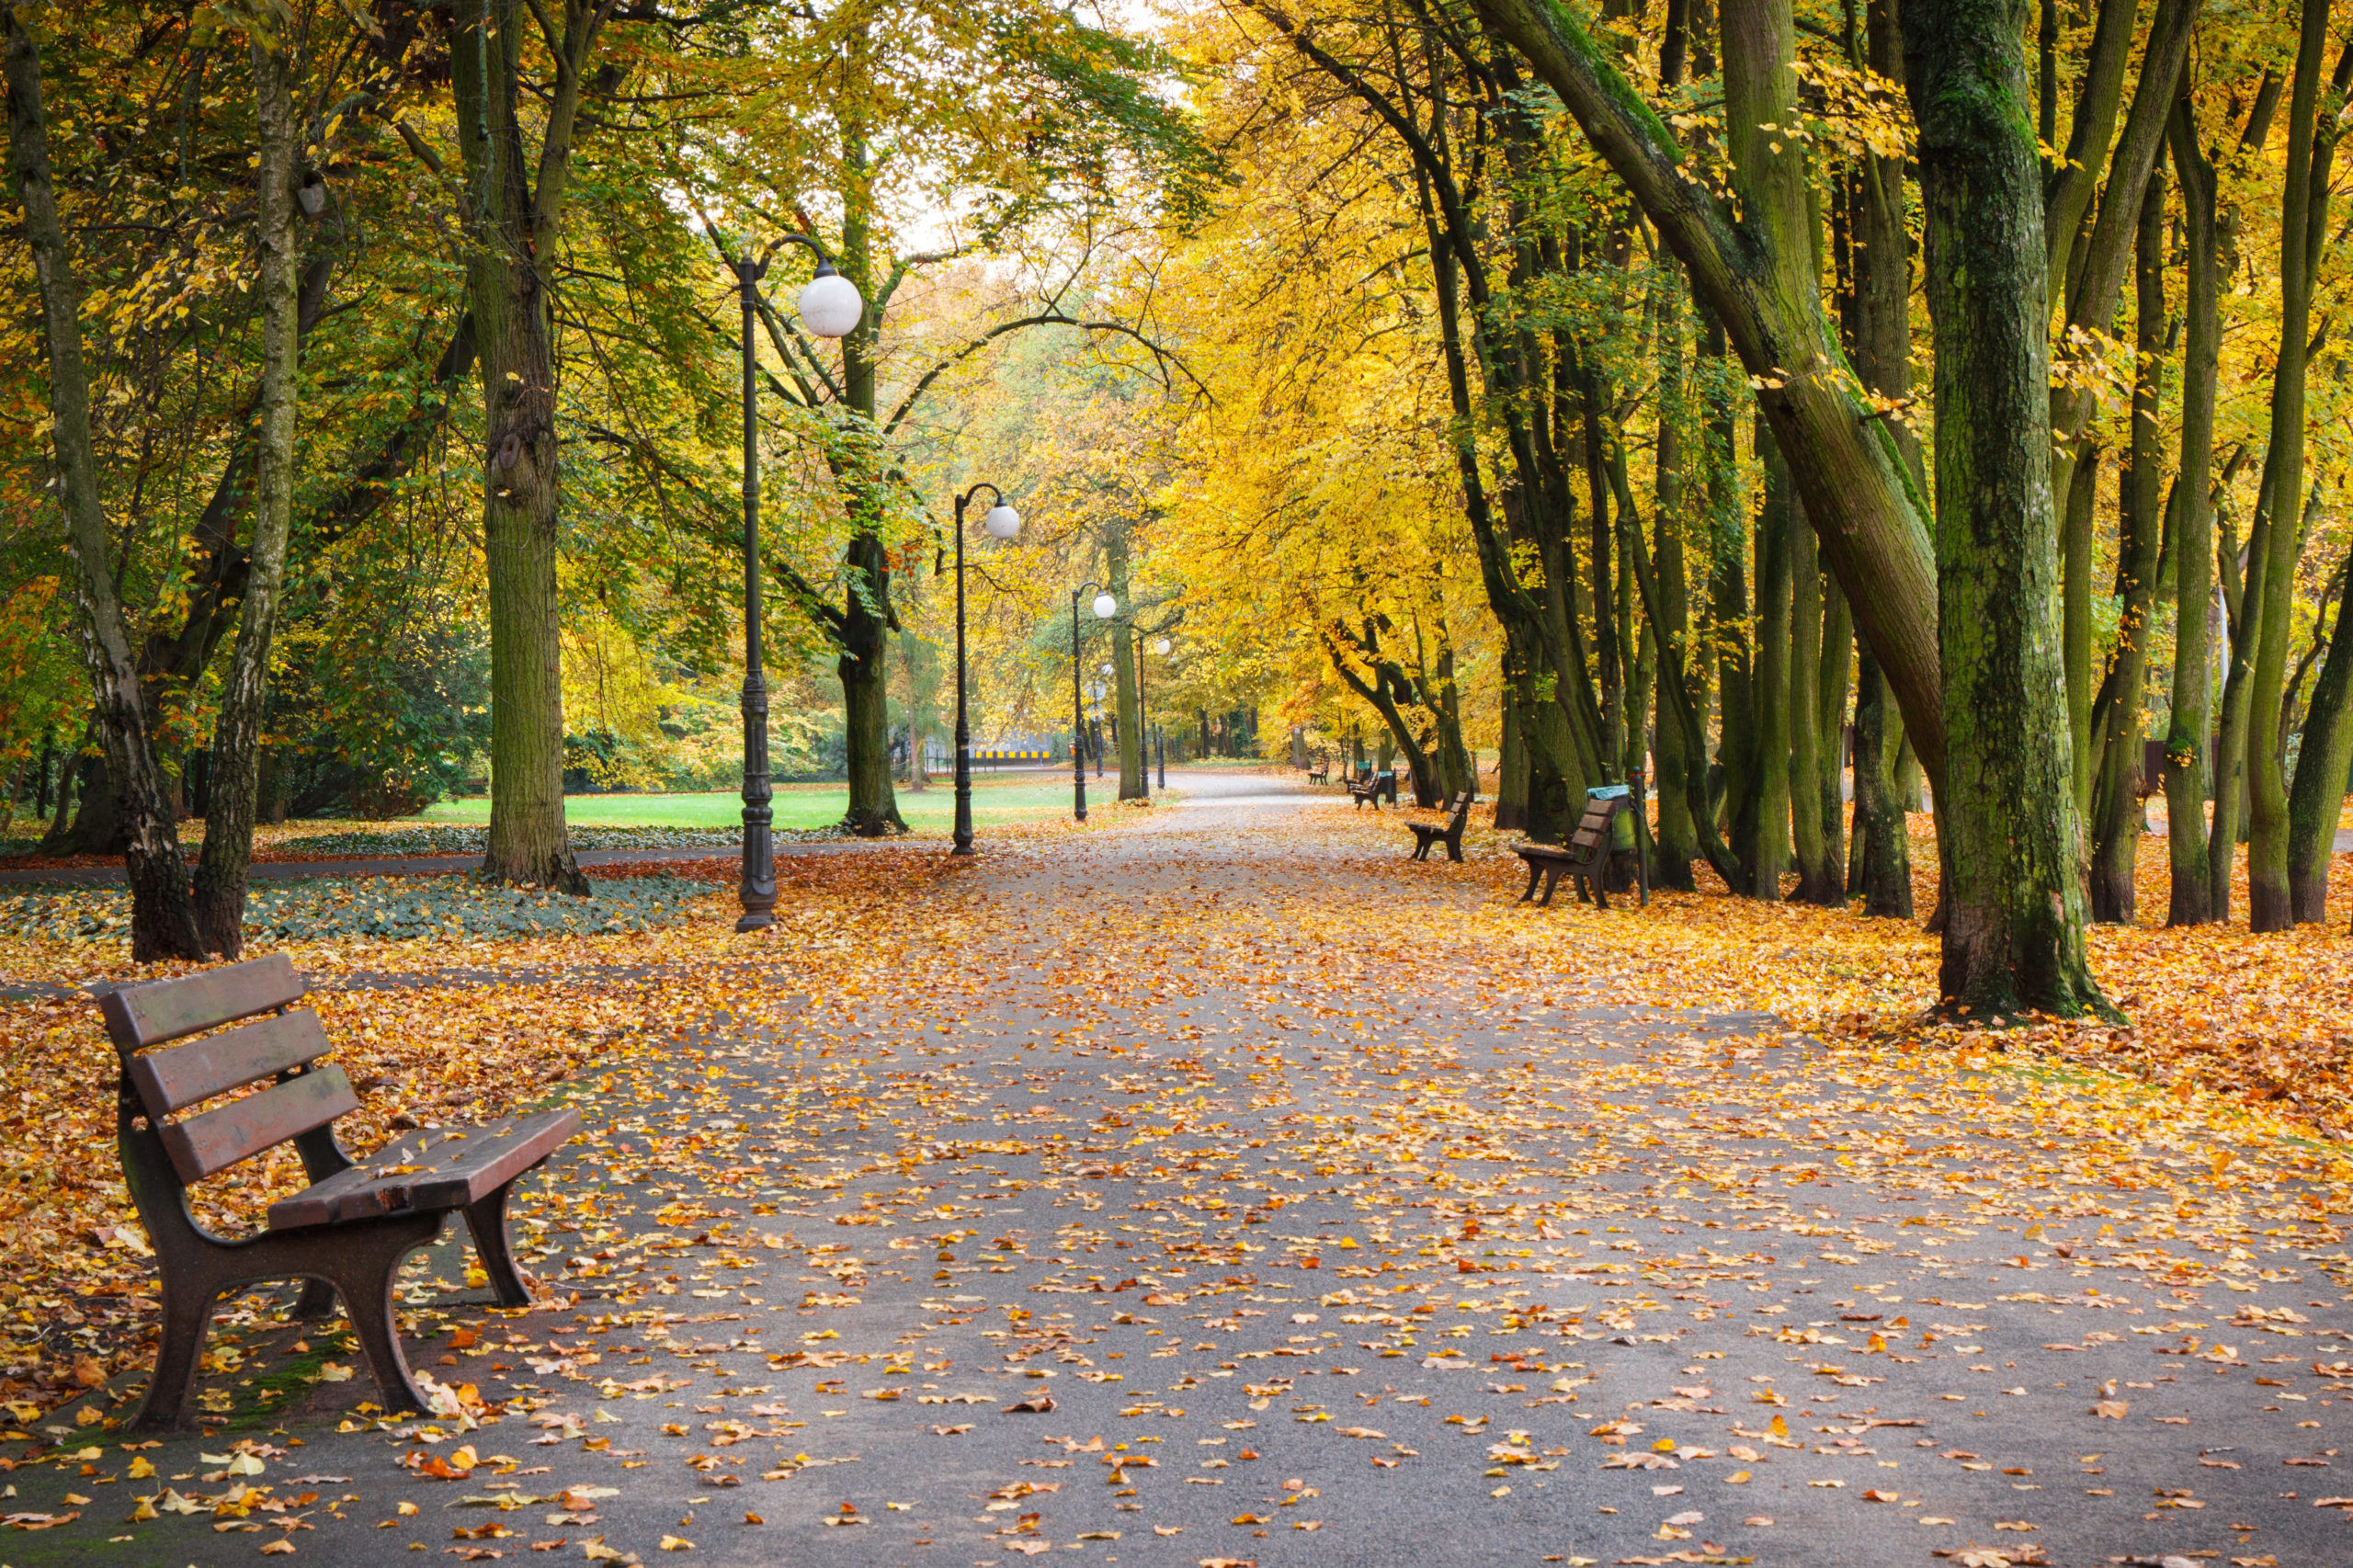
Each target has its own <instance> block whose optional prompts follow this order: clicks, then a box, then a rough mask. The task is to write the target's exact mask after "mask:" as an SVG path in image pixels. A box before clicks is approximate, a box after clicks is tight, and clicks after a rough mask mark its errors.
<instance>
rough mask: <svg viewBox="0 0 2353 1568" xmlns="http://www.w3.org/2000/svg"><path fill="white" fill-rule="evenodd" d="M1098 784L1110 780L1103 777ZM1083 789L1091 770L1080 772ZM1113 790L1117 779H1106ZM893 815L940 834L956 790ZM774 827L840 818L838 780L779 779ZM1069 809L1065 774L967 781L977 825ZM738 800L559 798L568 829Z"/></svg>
mask: <svg viewBox="0 0 2353 1568" xmlns="http://www.w3.org/2000/svg"><path fill="white" fill-rule="evenodd" d="M1106 782H1111V781H1110V780H1108V779H1107V780H1106ZM1087 788H1088V790H1089V792H1090V793H1092V792H1093V790H1094V789H1095V780H1094V776H1093V775H1092V774H1089V775H1088V776H1087ZM1113 789H1114V792H1116V790H1117V785H1116V784H1114V785H1113ZM898 793H899V814H900V815H901V816H903V817H904V818H906V819H907V825H908V826H909V827H912V828H915V829H916V830H917V831H922V830H925V829H938V830H939V831H941V832H946V831H947V830H948V829H949V827H951V826H953V825H954V824H955V819H956V790H955V786H954V784H953V782H952V781H951V780H949V779H947V778H940V779H937V780H934V782H933V783H932V786H931V788H930V789H928V790H922V791H920V792H916V793H909V792H908V791H907V790H905V789H904V788H902V789H901V790H899V792H898ZM774 809H775V812H776V825H777V826H779V827H788V828H810V827H825V826H828V825H830V824H834V823H837V822H839V821H841V820H842V813H843V812H846V811H847V810H848V809H849V789H848V787H847V785H842V784H786V785H782V786H779V788H778V790H777V792H776V802H775V808H774ZM1069 810H1070V777H1069V775H1067V774H1042V775H1041V774H1037V773H1016V774H1001V775H999V776H997V777H995V778H990V777H989V776H988V775H986V774H982V775H979V776H978V777H976V778H973V780H972V817H973V820H974V821H975V822H981V823H992V822H994V823H1011V822H1035V821H1038V820H1040V819H1041V818H1046V817H1052V816H1057V815H1060V814H1062V813H1063V812H1068V811H1069ZM743 813H744V802H743V800H742V798H741V797H739V796H736V795H733V794H721V793H715V792H714V793H711V794H704V795H573V796H570V797H568V798H566V800H565V801H564V804H563V814H564V820H565V821H567V822H569V823H570V824H572V825H573V826H574V827H692V828H726V827H733V826H734V825H735V824H738V823H740V822H742V821H743V820H744V815H743ZM421 820H423V821H426V822H446V823H461V824H481V823H486V822H488V821H489V820H490V801H488V800H487V799H484V798H483V797H480V796H475V797H471V798H468V799H465V800H458V801H441V802H439V803H438V804H437V805H433V806H428V807H426V811H425V812H424V815H423V817H422V819H421Z"/></svg>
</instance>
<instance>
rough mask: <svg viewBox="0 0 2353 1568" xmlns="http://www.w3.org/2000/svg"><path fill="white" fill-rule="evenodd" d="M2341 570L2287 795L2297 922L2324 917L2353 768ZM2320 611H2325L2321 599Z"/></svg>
mask: <svg viewBox="0 0 2353 1568" xmlns="http://www.w3.org/2000/svg"><path fill="white" fill-rule="evenodd" d="M2343 576H2344V578H2345V585H2344V586H2343V587H2341V588H2340V589H2338V591H2337V596H2336V619H2335V620H2334V621H2333V622H2331V623H2330V626H2329V631H2328V637H2329V642H2328V659H2327V662H2326V663H2325V664H2323V665H2321V669H2320V679H2319V681H2318V682H2316V683H2315V684H2314V685H2313V697H2312V705H2311V707H2310V708H2308V709H2307V710H2305V713H2304V740H2303V749H2302V751H2301V752H2299V753H2298V754H2297V757H2296V783H2295V788H2294V789H2293V790H2291V791H2290V793H2289V796H2288V897H2289V903H2290V910H2291V911H2292V913H2293V914H2294V915H2295V918H2296V919H2297V920H2298V921H2299V922H2300V923H2302V922H2312V923H2317V922H2320V921H2324V920H2326V919H2327V918H2328V869H2329V862H2330V860H2331V859H2333V858H2335V856H2336V824H2337V823H2338V822H2339V820H2341V819H2342V817H2343V815H2344V812H2345V796H2346V783H2347V773H2348V772H2353V637H2348V636H2347V635H2346V631H2345V617H2346V613H2347V611H2348V610H2353V572H2347V573H2344V574H2343ZM2318 613H2320V614H2322V615H2325V614H2327V613H2328V606H2327V604H2326V603H2325V601H2324V602H2323V603H2322V604H2321V606H2320V608H2319V611H2318Z"/></svg>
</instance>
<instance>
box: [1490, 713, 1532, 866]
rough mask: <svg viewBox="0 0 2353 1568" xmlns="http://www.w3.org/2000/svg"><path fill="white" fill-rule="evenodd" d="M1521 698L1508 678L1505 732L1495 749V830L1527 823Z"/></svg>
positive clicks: (1509, 828)
mask: <svg viewBox="0 0 2353 1568" xmlns="http://www.w3.org/2000/svg"><path fill="white" fill-rule="evenodd" d="M1519 725H1520V718H1519V698H1518V693H1517V691H1516V690H1515V687H1514V683H1513V682H1511V681H1510V680H1508V679H1506V681H1505V682H1504V689H1503V734H1502V738H1501V742H1500V744H1498V746H1497V747H1496V752H1495V830H1496V831H1497V832H1499V833H1502V832H1508V831H1510V830H1513V829H1516V828H1525V827H1526V826H1527V825H1528V747H1527V746H1526V745H1525V744H1522V742H1521V741H1520V738H1519Z"/></svg>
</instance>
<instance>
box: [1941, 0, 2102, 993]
mask: <svg viewBox="0 0 2353 1568" xmlns="http://www.w3.org/2000/svg"><path fill="white" fill-rule="evenodd" d="M2025 21H2026V8H2025V6H2024V5H2023V3H2022V0H1928V3H1927V4H1923V5H1920V6H1916V7H1911V8H1907V10H1906V13H1905V15H1904V56H1905V60H1904V63H1905V66H1906V76H1907V83H1906V85H1907V89H1908V91H1909V94H1910V97H1911V100H1912V107H1913V113H1914V117H1915V119H1916V121H1917V122H1918V125H1919V165H1920V188H1921V198H1922V206H1923V210H1924V222H1923V233H1924V261H1925V264H1926V271H1927V296H1928V308H1929V313H1930V318H1931V320H1932V321H1933V322H1934V323H1935V324H1936V326H1937V347H1938V352H1937V369H1936V408H1937V479H1936V488H1937V520H1938V528H1937V562H1938V628H1939V638H1940V647H1941V652H1942V655H1943V661H1942V663H1943V674H1944V682H1945V684H1944V688H1943V695H1944V730H1943V738H1944V739H1945V741H1946V742H1947V744H1948V752H1947V763H1946V770H1945V776H1944V778H1941V779H1940V780H1938V781H1937V782H1936V784H1935V789H1936V810H1937V825H1938V839H1939V843H1940V845H1941V846H1943V852H1942V856H1941V858H1942V860H1943V862H1944V870H1945V877H1946V881H1945V892H1944V899H1943V902H1944V904H1945V906H1946V920H1945V929H1944V937H1943V960H1942V963H1941V965H1940V971H1939V985H1940V990H1941V993H1942V995H1943V1002H1944V1006H1946V1007H1947V1008H1948V1009H1949V1010H1950V1011H1952V1012H1954V1013H1956V1014H1960V1015H1963V1016H1967V1017H1972V1018H1974V1019H1991V1020H1993V1021H1995V1022H1996V1023H2000V1022H2003V1021H2006V1020H2010V1019H2015V1018H2018V1017H2019V1016H2020V1015H2021V1014H2023V1013H2025V1012H2027V1011H2040V1012H2044V1013H2052V1014H2056V1015H2059V1016H2061V1017H2075V1016H2078V1015H2080V1014H2082V1013H2085V1012H2087V1011H2090V1012H2097V1013H2099V1014H2101V1015H2103V1016H2108V1017H2113V1016H2115V1010H2114V1008H2113V1007H2111V1006H2109V1004H2108V1002H2107V1000H2106V999H2105V998H2104V997H2103V996H2102V995H2101V994H2100V992H2099V989H2098V987H2097V985H2095V984H2094V983H2093V982H2092V978H2091V974H2090V971H2089V970H2088V968H2087V967H2086V962H2085V955H2084V929H2083V923H2084V907H2083V886H2082V880H2081V879H2082V868H2081V864H2080V855H2081V849H2082V828H2081V823H2080V819H2079V818H2078V816H2077V814H2076V812H2075V797H2074V794H2073V791H2072V787H2071V779H2070V767H2071V763H2070V758H2069V755H2068V752H2069V746H2068V733H2067V722H2066V710H2065V706H2064V686H2063V671H2062V668H2061V658H2060V648H2059V627H2058V624H2057V617H2056V616H2055V615H2054V614H2053V613H2052V607H2053V604H2054V601H2055V600H2056V598H2057V593H2056V590H2057V588H2058V583H2057V581H2056V579H2057V576H2058V565H2059V561H2058V542H2059V541H2058V537H2057V522H2056V518H2055V517H2053V516H2052V494H2051V464H2050V452H2051V444H2050V443H2051V426H2050V344H2049V339H2048V333H2049V324H2048V316H2047V312H2046V309H2045V302H2046V294H2045V290H2044V267H2045V265H2046V259H2045V255H2044V249H2043V232H2042V222H2043V215H2042V201H2041V192H2040V179H2039V177H2038V173H2037V168H2036V153H2035V146H2034V136H2033V131H2032V125H2033V118H2032V115H2031V112H2030V109H2029V106H2030V104H2031V102H2032V97H2031V95H2030V89H2029V83H2028V79H2027V72H2026V62H2025V58H2024V54H2023V52H2022V50H2021V47H2020V40H2021V38H2022V37H2023V36H2024V27H2025ZM1907 717H1908V710H1907ZM1916 739H1917V737H1916V736H1915V742H1916Z"/></svg>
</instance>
